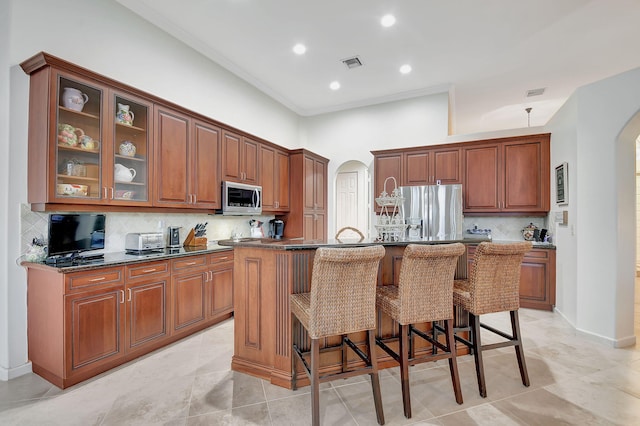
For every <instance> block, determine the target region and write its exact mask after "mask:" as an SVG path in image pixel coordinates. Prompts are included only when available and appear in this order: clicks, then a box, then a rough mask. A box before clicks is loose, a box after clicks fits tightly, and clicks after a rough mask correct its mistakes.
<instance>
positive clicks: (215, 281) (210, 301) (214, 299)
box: [207, 251, 233, 318]
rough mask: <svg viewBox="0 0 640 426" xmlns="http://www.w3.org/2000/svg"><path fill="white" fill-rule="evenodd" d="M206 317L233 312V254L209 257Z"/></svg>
mask: <svg viewBox="0 0 640 426" xmlns="http://www.w3.org/2000/svg"><path fill="white" fill-rule="evenodd" d="M209 269H210V270H209V277H208V280H207V294H208V297H207V317H209V318H215V317H217V316H219V315H222V314H227V313H230V312H233V252H232V251H229V252H224V253H215V254H212V255H209Z"/></svg>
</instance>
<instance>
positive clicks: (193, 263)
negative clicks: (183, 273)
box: [185, 262, 196, 266]
mask: <svg viewBox="0 0 640 426" xmlns="http://www.w3.org/2000/svg"><path fill="white" fill-rule="evenodd" d="M195 264H196V262H189V263H185V266H191V265H195Z"/></svg>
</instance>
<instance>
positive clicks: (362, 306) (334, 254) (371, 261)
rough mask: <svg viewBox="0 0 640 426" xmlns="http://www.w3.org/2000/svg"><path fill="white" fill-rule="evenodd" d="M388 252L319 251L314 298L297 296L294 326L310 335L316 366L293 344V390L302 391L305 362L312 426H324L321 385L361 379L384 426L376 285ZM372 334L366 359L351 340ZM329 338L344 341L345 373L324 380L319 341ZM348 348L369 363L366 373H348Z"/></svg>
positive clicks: (293, 301) (371, 248)
mask: <svg viewBox="0 0 640 426" xmlns="http://www.w3.org/2000/svg"><path fill="white" fill-rule="evenodd" d="M384 254H385V250H384V247H383V246H381V245H376V246H369V247H357V248H318V249H317V250H316V253H315V258H314V261H313V271H312V275H311V292H310V293H299V294H292V295H291V296H290V302H291V305H290V306H291V314H292V315H291V321H292V330H294V318H297V319H298V320H299V321H300V324H301V325H302V326H303V327H304V328H305V329H306V330H307V332H308V334H309V338H310V339H311V351H310V358H311V362H310V364H309V362H308V361H307V359H305V355H308V353H303V351H302V350H301V349H300V348H299V347H298V346H297V345H296V343H295V340H294V343H293V355H292V357H291V358H292V370H293V374H292V376H293V377H292V387H293V389H294V390H295V389H296V387H297V373H296V361H300V362H302V364H303V365H304V367H305V370H306V372H307V375H308V376H309V380H310V381H311V405H312V421H313V425H319V424H320V402H319V385H320V383H324V382H327V381H330V380H335V379H344V378H348V377H352V376H356V375H360V374H370V375H371V386H372V389H373V399H374V404H375V409H376V417H377V419H378V423H379V424H381V425H383V424H384V413H383V410H382V397H381V394H380V380H379V378H378V364H377V359H376V356H375V340H374V339H375V328H376V302H375V298H376V282H377V276H378V268H379V265H380V259H382V258H383V257H384ZM359 331H366V332H367V342H368V344H367V350H366V352H367V353H366V354H365V353H364V352H363V351H362V350H361V349H360V348H359V347H357V346H356V345H355V344H354V343H353V342H352V341H351V340H350V339H349V338H348V336H347V334H348V333H355V332H359ZM329 336H342V345H341V351H342V354H343V357H342V359H343V361H342V370H341V371H340V372H337V373H327V374H325V375H323V376H320V374H319V370H320V341H321V339H324V338H325V337H329ZM345 346H348V347H349V348H351V349H352V350H353V351H354V352H355V353H356V354H357V355H358V357H360V358H361V359H362V360H363V361H364V364H365V365H364V366H363V367H362V368H352V369H351V370H347V366H346V364H347V362H346V359H347V358H346V355H345V354H346V352H345Z"/></svg>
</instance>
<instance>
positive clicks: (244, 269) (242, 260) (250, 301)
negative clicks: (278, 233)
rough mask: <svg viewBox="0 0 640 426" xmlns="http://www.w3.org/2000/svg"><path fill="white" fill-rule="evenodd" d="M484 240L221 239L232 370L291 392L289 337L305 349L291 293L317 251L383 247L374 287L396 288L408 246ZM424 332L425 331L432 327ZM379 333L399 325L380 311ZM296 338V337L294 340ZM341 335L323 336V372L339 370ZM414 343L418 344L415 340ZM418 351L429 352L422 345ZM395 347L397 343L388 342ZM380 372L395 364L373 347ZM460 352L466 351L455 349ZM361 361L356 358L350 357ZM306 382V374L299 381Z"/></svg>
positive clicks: (305, 282)
mask: <svg viewBox="0 0 640 426" xmlns="http://www.w3.org/2000/svg"><path fill="white" fill-rule="evenodd" d="M480 241H482V239H478V238H472V239H464V238H451V239H443V240H438V241H424V240H419V241H385V242H380V241H375V240H366V239H365V240H358V239H350V240H335V239H334V240H303V239H283V240H273V239H265V238H261V239H252V238H242V239H239V240H235V241H234V240H223V241H219V244H220V245H223V246H225V245H226V246H232V247H233V249H234V294H233V298H234V320H235V325H234V333H235V336H234V355H233V359H232V363H231V368H232V370H234V371H239V372H243V373H247V374H251V375H253V376H257V377H260V378H263V379H265V380H268V381H270V382H271V383H272V384H274V385H278V386H282V387H285V388H291V368H292V367H291V365H292V363H291V359H292V358H291V356H292V354H291V343H292V338H294V339H295V341H296V343H297V344H298V345H299V346H300V347H301V348H303V350H304V349H307V347H308V341H307V340H308V339H307V336H306V332H305V331H304V330H303V329H302V328H301V327H299V326H297V325H296V327H295V334H292V330H291V313H290V310H289V295H291V294H294V293H304V292H308V291H310V285H311V273H312V269H313V258H314V254H315V251H316V249H317V248H318V247H363V246H369V245H374V244H382V245H383V246H384V247H385V251H386V254H385V257H384V258H383V259H382V261H381V266H380V269H379V271H378V285H389V284H397V283H398V277H399V273H400V264H401V261H402V254H403V252H404V248H405V247H406V246H407V244H443V243H453V242H462V243H478V242H480ZM466 276H467V257H466V254H464V255H462V256H461V257H460V258H459V260H458V266H457V268H456V278H466ZM455 320H456V323H457V324H458V325H466V324H467V322H466V321H467V315H466V312H458V311H456V319H455ZM421 328H422V329H424V330H429V329H430V328H431V327H430V324H423V325H422V327H421ZM377 329H378V335H379V336H380V337H383V338H385V339H393V338H395V337H396V336H397V333H398V330H397V324H395V323H394V322H393V321H392V320H391V319H390V318H388V317H386V316H384V315H383V314H382V313H378V324H377ZM292 336H295V337H292ZM350 338H351V339H352V340H353V341H354V342H357V343H358V344H364V341H365V333H356V334H354V335H350ZM339 341H340V338H339V337H333V338H327V339H325V341H324V344H322V346H321V347H322V348H325V350H324V351H322V350H321V355H320V357H321V363H322V369H321V374H322V373H323V372H325V371H327V372H328V371H333V370H337V369H340V365H341V362H342V358H341V356H340V353H339V351H335V350H330V349H329V348H331V347H333V346H335V345H336V344H338V343H339ZM416 342H418V341H416ZM419 343H420V345H417V347H416V352H418V353H419V352H420V351H426V350H429V351H430V350H431V347H430V346H429V347H428V348H427V347H425V346H424V345H423V344H422V342H419ZM390 346H392V347H394V346H395V343H390ZM376 352H377V356H378V361H379V366H380V368H388V367H393V366H395V365H396V363H395V361H393V360H392V358H391V357H389V356H388V355H387V354H386V353H384V352H383V351H381V350H378V349H376ZM458 352H459V353H460V354H462V353H466V347H459V349H458ZM348 362H349V363H357V362H359V358H357V357H354V358H353V359H349V361H348ZM298 380H299V381H302V383H303V384H304V383H306V382H305V380H306V376H304V375H300V376H299V378H298Z"/></svg>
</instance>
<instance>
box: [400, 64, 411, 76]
mask: <svg viewBox="0 0 640 426" xmlns="http://www.w3.org/2000/svg"><path fill="white" fill-rule="evenodd" d="M400 72H401V73H402V74H409V73H410V72H411V65H409V64H404V65H403V66H401V67H400Z"/></svg>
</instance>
